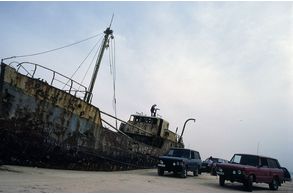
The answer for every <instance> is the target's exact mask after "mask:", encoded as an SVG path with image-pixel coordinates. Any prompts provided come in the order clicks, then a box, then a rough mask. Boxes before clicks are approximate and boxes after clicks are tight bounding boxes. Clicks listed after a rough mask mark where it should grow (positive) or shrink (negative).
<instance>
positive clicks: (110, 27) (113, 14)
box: [109, 13, 114, 28]
mask: <svg viewBox="0 0 293 195" xmlns="http://www.w3.org/2000/svg"><path fill="white" fill-rule="evenodd" d="M113 19H114V13H113V14H112V18H111V22H110V25H109V28H111V26H112V22H113Z"/></svg>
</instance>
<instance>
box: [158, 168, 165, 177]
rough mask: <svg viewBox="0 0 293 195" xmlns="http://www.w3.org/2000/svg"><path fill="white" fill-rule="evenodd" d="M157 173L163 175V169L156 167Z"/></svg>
mask: <svg viewBox="0 0 293 195" xmlns="http://www.w3.org/2000/svg"><path fill="white" fill-rule="evenodd" d="M158 175H159V176H163V175H164V169H161V168H158Z"/></svg>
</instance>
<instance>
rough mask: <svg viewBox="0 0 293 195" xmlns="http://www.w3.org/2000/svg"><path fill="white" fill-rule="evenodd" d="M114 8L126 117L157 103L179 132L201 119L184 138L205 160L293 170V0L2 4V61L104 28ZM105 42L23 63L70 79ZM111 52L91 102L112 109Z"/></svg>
mask: <svg viewBox="0 0 293 195" xmlns="http://www.w3.org/2000/svg"><path fill="white" fill-rule="evenodd" d="M112 13H114V14H115V17H114V21H113V24H112V29H113V30H114V36H115V53H116V55H115V62H116V63H115V65H116V96H117V114H118V116H119V118H122V119H124V120H127V119H128V118H129V115H130V114H131V113H136V112H143V113H145V114H149V109H150V107H151V105H152V104H157V105H158V107H159V108H160V110H159V112H158V113H159V114H160V115H161V116H162V117H163V118H165V119H166V120H168V121H169V122H170V129H171V130H173V131H175V129H176V127H178V128H179V132H181V129H182V127H183V124H184V122H185V120H186V119H188V118H195V119H196V123H193V122H189V123H188V124H187V126H186V130H185V135H184V141H185V145H186V147H189V148H192V149H195V150H198V151H199V152H200V153H201V156H202V158H203V159H205V158H207V157H209V156H210V155H212V156H215V157H222V158H225V159H228V160H229V159H230V158H231V157H232V155H233V154H234V153H252V154H256V153H257V152H258V153H259V154H261V155H266V156H271V157H275V158H278V159H279V161H280V163H281V165H283V166H286V167H288V168H289V169H290V170H291V171H293V152H292V151H293V147H292V144H293V121H292V116H293V101H292V100H293V59H292V56H293V22H292V21H293V3H292V2H0V25H1V31H0V44H1V47H0V57H1V58H4V57H9V56H14V55H24V54H30V53H35V52H40V51H46V50H49V49H53V48H56V47H60V46H63V45H66V44H70V43H73V42H75V41H79V40H81V39H84V38H87V37H90V36H92V35H95V34H97V33H102V32H103V31H104V30H105V28H106V27H107V26H108V25H109V23H110V19H111V16H112ZM98 38H99V37H98ZM98 38H97V39H98ZM97 39H94V40H90V41H88V42H85V43H83V44H80V45H78V46H75V47H72V48H69V49H67V50H64V51H63V50H60V51H58V52H55V53H50V54H46V55H42V56H37V57H30V58H22V59H17V60H18V61H33V62H36V63H40V64H42V65H45V66H47V67H48V68H51V69H55V70H57V71H59V72H61V73H63V74H65V75H68V76H71V75H72V74H73V72H74V71H75V70H76V69H77V68H78V66H79V64H80V63H81V62H82V60H83V59H84V58H85V56H86V55H87V54H88V52H89V50H90V49H91V47H92V46H93V45H94V44H95V42H96V41H97ZM108 55H109V54H108V51H107V52H106V53H105V57H104V59H103V62H102V65H101V67H100V72H99V74H98V79H97V82H96V85H95V89H94V99H93V104H94V105H96V106H97V107H99V108H100V109H101V110H103V111H105V112H108V113H111V114H113V113H114V111H113V104H112V102H113V87H112V85H113V84H112V75H111V72H110V66H109V57H108ZM89 59H90V58H89ZM89 64H90V60H88V61H87V62H86V63H84V64H83V65H82V66H81V67H80V69H79V70H78V74H76V75H75V77H74V79H75V80H77V81H81V80H82V78H83V75H84V74H85V72H86V70H87V67H88V66H89ZM90 71H92V68H91V69H90ZM90 77H91V74H88V75H87V76H86V81H85V85H88V82H89V79H90ZM257 148H258V150H257Z"/></svg>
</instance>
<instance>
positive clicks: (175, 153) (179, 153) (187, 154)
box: [167, 149, 190, 158]
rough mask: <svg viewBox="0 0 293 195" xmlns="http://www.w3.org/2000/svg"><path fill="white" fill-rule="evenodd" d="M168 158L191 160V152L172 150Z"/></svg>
mask: <svg viewBox="0 0 293 195" xmlns="http://www.w3.org/2000/svg"><path fill="white" fill-rule="evenodd" d="M167 156H174V157H183V158H190V151H189V150H176V149H171V150H170V151H169V152H168V154H167Z"/></svg>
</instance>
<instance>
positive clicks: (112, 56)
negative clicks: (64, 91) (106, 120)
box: [109, 38, 117, 128]
mask: <svg viewBox="0 0 293 195" xmlns="http://www.w3.org/2000/svg"><path fill="white" fill-rule="evenodd" d="M112 40H113V41H111V42H110V51H109V58H110V68H111V67H112V71H111V73H112V75H113V109H114V113H115V117H117V99H116V66H115V39H114V38H113V39H112ZM111 65H112V66H111ZM110 70H111V69H110ZM115 124H116V128H117V120H116V121H115Z"/></svg>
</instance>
